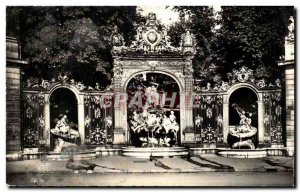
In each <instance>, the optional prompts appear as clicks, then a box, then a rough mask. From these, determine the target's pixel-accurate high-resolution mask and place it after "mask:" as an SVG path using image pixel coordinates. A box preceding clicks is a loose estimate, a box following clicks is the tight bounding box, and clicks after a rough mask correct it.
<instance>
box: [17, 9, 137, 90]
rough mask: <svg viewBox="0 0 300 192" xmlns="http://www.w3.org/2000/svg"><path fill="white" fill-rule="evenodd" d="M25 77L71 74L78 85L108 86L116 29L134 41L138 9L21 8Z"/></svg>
mask: <svg viewBox="0 0 300 192" xmlns="http://www.w3.org/2000/svg"><path fill="white" fill-rule="evenodd" d="M19 11H20V23H21V42H22V47H23V57H24V58H29V59H30V63H31V65H30V66H29V67H28V68H27V69H25V74H27V75H36V76H39V77H41V78H49V77H51V76H53V75H56V74H55V73H58V72H59V71H70V72H71V74H72V75H73V78H74V79H75V80H76V81H83V82H84V83H85V84H87V85H92V86H94V84H95V82H100V83H102V84H108V83H109V81H110V79H111V75H112V61H113V59H112V56H111V54H110V50H111V45H110V35H111V32H112V31H113V27H114V26H118V27H119V30H120V32H122V33H123V34H124V38H125V41H127V42H129V41H131V39H132V38H133V35H134V34H133V33H134V30H132V29H133V28H134V22H136V21H139V20H140V18H141V16H139V15H138V14H137V12H136V7H19Z"/></svg>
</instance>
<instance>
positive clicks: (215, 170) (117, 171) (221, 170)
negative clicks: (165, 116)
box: [7, 169, 293, 174]
mask: <svg viewBox="0 0 300 192" xmlns="http://www.w3.org/2000/svg"><path fill="white" fill-rule="evenodd" d="M205 172H226V173H228V172H269V171H267V170H266V169H256V170H255V169H237V170H231V169H211V170H203V169H202V170H201V169H169V170H160V169H149V170H103V171H95V172H93V173H205ZM274 172H293V170H292V169H285V170H284V169H276V171H274ZM39 173H42V174H51V173H68V174H69V173H72V171H67V170H66V171H26V172H24V171H20V172H7V174H39ZM80 173H85V172H80ZM74 174H75V173H74ZM86 174H89V173H86Z"/></svg>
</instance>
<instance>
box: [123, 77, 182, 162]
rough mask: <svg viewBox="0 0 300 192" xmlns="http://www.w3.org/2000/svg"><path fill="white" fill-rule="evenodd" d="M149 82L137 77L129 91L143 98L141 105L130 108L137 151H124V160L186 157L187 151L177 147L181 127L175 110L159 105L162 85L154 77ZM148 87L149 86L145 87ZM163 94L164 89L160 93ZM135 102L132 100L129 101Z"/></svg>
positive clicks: (129, 122)
mask: <svg viewBox="0 0 300 192" xmlns="http://www.w3.org/2000/svg"><path fill="white" fill-rule="evenodd" d="M149 79H150V80H149V81H147V75H146V73H145V74H142V76H138V77H136V78H135V79H134V80H133V81H132V82H131V83H130V84H129V87H130V88H132V87H135V90H134V91H132V92H131V93H132V95H133V93H134V95H135V96H133V97H140V100H141V101H142V102H141V103H140V105H130V104H129V107H128V114H129V116H128V124H129V127H130V132H131V134H130V135H131V143H132V145H133V146H134V147H127V148H124V149H123V150H122V155H124V156H134V157H142V158H149V157H150V156H176V155H179V156H185V155H187V153H188V152H187V150H186V149H185V148H183V147H177V146H176V144H177V143H178V136H177V135H178V131H179V124H178V122H177V117H176V115H175V111H174V110H176V109H173V108H169V107H165V106H163V105H160V101H159V100H160V94H159V92H158V88H159V87H160V88H161V85H160V84H159V83H156V80H155V78H154V77H153V76H150V78H149ZM145 84H148V85H147V86H145ZM129 92H130V91H129ZM160 92H161V93H163V92H164V90H163V89H161V90H160ZM130 98H132V97H130Z"/></svg>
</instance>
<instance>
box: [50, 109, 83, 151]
mask: <svg viewBox="0 0 300 192" xmlns="http://www.w3.org/2000/svg"><path fill="white" fill-rule="evenodd" d="M74 127H75V126H70V124H69V123H68V119H67V115H63V114H60V115H59V116H58V118H57V119H56V126H55V128H53V129H51V130H50V131H51V133H52V136H53V138H54V140H55V142H54V143H55V144H54V145H55V147H54V152H61V151H62V150H64V149H66V148H68V147H72V148H77V143H79V140H80V137H79V133H78V131H76V130H75V129H74Z"/></svg>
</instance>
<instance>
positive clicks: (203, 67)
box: [169, 6, 216, 81]
mask: <svg viewBox="0 0 300 192" xmlns="http://www.w3.org/2000/svg"><path fill="white" fill-rule="evenodd" d="M173 9H174V10H175V11H178V12H179V14H180V17H181V20H180V21H178V22H176V23H174V24H173V25H171V26H170V29H169V35H170V37H171V40H172V41H173V44H174V45H176V46H178V45H179V42H180V37H181V34H183V33H184V32H185V31H186V30H187V29H190V31H191V32H192V33H193V34H194V35H195V37H196V40H197V45H198V47H197V54H196V55H195V58H194V60H193V68H194V71H195V73H194V77H195V78H196V79H201V80H206V81H212V80H213V77H214V76H215V75H216V73H215V71H216V69H215V68H214V65H212V64H213V60H214V58H213V57H214V50H213V49H212V45H213V43H214V38H215V37H214V36H215V33H214V27H215V14H214V11H213V8H212V7H208V6H201V7H195V6H180V7H177V6H175V7H174V8H173ZM186 17H187V19H185V18H186Z"/></svg>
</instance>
